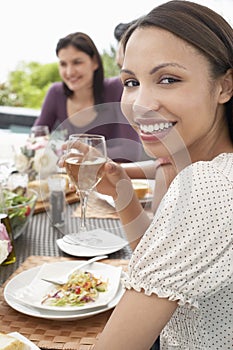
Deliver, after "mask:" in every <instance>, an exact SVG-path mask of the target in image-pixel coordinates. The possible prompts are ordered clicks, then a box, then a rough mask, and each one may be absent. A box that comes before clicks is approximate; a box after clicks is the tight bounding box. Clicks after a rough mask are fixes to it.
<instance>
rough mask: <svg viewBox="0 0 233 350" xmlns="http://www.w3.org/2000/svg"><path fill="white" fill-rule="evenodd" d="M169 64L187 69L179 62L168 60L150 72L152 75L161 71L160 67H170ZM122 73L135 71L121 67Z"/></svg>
mask: <svg viewBox="0 0 233 350" xmlns="http://www.w3.org/2000/svg"><path fill="white" fill-rule="evenodd" d="M169 66H171V67H178V68H181V69H185V70H187V69H186V68H185V67H184V66H182V65H181V64H179V63H174V62H167V63H162V64H159V65H158V66H156V67H154V68H152V69H151V70H150V72H149V73H150V75H152V74H154V73H156V72H157V71H159V70H160V69H162V68H165V67H169ZM120 73H128V74H133V72H132V71H130V70H129V69H121V71H120Z"/></svg>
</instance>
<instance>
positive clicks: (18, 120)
mask: <svg viewBox="0 0 233 350" xmlns="http://www.w3.org/2000/svg"><path fill="white" fill-rule="evenodd" d="M39 114H40V111H39V110H36V109H30V108H22V107H8V106H0V129H10V130H11V131H14V132H27V131H28V130H29V129H30V128H31V126H32V125H33V124H34V122H35V119H36V118H37V117H38V116H39Z"/></svg>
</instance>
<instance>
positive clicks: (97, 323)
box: [0, 256, 128, 350]
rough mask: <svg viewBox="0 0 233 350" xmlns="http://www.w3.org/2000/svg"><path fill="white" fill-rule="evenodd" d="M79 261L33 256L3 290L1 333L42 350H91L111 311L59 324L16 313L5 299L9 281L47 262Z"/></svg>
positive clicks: (0, 292)
mask: <svg viewBox="0 0 233 350" xmlns="http://www.w3.org/2000/svg"><path fill="white" fill-rule="evenodd" d="M67 260H77V259H72V258H65V257H44V256H30V257H28V258H27V260H25V261H24V263H23V264H22V265H21V266H20V267H19V268H18V269H17V270H16V271H15V272H14V274H12V276H11V277H10V278H9V279H8V280H7V281H6V282H5V283H4V285H3V287H1V288H0V325H1V326H0V331H1V332H3V333H10V332H19V333H21V334H22V335H24V336H25V337H27V338H28V339H29V340H31V341H32V342H33V343H35V344H36V345H37V346H38V347H39V348H40V349H57V350H59V349H64V350H91V349H92V347H93V345H94V344H95V342H96V340H97V339H98V336H99V334H100V333H101V332H102V330H103V328H104V326H105V324H106V322H107V320H108V319H109V317H110V315H111V313H112V310H109V311H106V312H103V313H101V314H98V315H96V316H93V317H90V318H87V319H80V320H75V321H56V320H47V319H42V318H37V317H31V316H27V315H24V314H22V313H19V312H17V311H15V310H13V309H12V308H11V307H10V306H9V305H8V304H7V303H6V302H5V300H4V297H3V289H4V286H5V285H6V284H7V282H8V281H9V280H10V279H11V278H12V277H14V276H15V275H17V274H18V273H20V272H23V271H25V270H28V269H30V268H32V267H35V266H38V265H42V264H44V263H50V262H56V261H67ZM104 262H105V263H107V264H111V265H113V266H122V267H123V269H124V270H125V269H126V268H127V265H128V260H119V259H112V260H111V259H108V260H104Z"/></svg>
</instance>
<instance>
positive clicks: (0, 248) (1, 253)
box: [0, 240, 8, 264]
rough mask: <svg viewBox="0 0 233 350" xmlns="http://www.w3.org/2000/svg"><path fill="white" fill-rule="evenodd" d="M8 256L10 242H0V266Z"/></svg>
mask: <svg viewBox="0 0 233 350" xmlns="http://www.w3.org/2000/svg"><path fill="white" fill-rule="evenodd" d="M7 256H8V241H7V240H0V264H1V263H2V262H3V261H4V260H6V258H7Z"/></svg>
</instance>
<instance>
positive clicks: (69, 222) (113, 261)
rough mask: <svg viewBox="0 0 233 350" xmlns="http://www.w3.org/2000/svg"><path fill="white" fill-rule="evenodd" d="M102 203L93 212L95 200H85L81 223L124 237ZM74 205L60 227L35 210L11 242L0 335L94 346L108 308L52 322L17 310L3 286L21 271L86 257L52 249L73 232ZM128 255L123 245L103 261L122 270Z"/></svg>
mask: <svg viewBox="0 0 233 350" xmlns="http://www.w3.org/2000/svg"><path fill="white" fill-rule="evenodd" d="M98 201H99V202H98V203H102V202H103V201H100V200H99V199H98ZM105 204H106V203H105ZM105 204H104V207H103V208H102V209H101V208H99V209H98V210H97V206H96V202H95V203H93V202H91V201H90V205H89V208H88V209H89V210H88V212H87V219H86V220H87V225H88V227H89V228H90V229H98V228H100V229H103V230H105V231H107V232H110V233H112V234H115V235H117V236H119V237H121V238H124V239H125V233H124V230H123V227H122V225H121V223H120V220H119V218H118V217H117V214H116V213H114V209H113V208H112V210H111V211H110V212H109V214H106V212H105ZM79 205H80V203H79V202H78V201H72V203H67V204H66V213H65V214H66V219H65V225H64V226H63V227H62V228H56V227H54V226H53V225H52V223H51V218H50V215H49V211H48V210H46V207H45V210H39V211H35V213H34V214H33V216H32V218H31V221H30V222H29V224H28V226H27V227H26V229H25V231H24V232H23V233H22V234H21V235H20V236H19V237H18V238H17V239H16V240H15V241H14V247H15V252H16V262H15V263H12V264H9V265H1V266H0V283H1V287H0V332H3V333H11V332H18V333H20V334H21V335H23V336H25V337H26V338H27V339H29V340H30V341H31V342H33V344H35V345H36V346H38V347H39V348H40V349H57V350H59V349H64V350H71V349H72V350H89V349H92V347H93V346H94V344H95V342H96V341H97V339H98V336H99V334H100V333H101V331H102V330H103V328H104V326H105V324H106V322H107V320H108V318H109V317H110V315H111V313H112V311H113V308H112V309H109V310H107V311H105V312H101V313H99V314H97V315H94V316H90V317H87V318H82V319H77V320H73V321H72V320H51V319H45V318H40V317H34V316H30V315H27V314H24V313H21V312H18V311H17V310H15V309H14V308H12V307H11V306H9V305H8V303H7V302H6V300H5V298H4V288H5V287H6V286H7V284H8V283H9V281H11V280H12V279H13V278H14V277H15V276H17V275H19V274H20V273H22V272H24V271H27V270H29V269H32V268H33V267H37V266H39V265H42V264H44V263H50V262H52V263H53V262H59V261H70V260H86V259H88V258H86V257H84V256H73V255H70V254H67V253H65V252H64V251H63V250H61V249H60V248H59V246H58V245H57V240H58V239H60V238H62V237H63V236H64V235H65V234H67V233H74V232H78V228H79V224H80V217H79ZM100 206H101V205H100ZM131 254H132V251H131V248H130V246H129V245H126V246H124V247H123V248H121V249H119V250H117V251H115V252H112V253H110V254H108V257H107V259H105V260H104V261H103V262H104V263H106V264H110V265H112V266H117V267H118V266H120V267H122V268H123V270H126V269H127V265H128V261H129V259H130V257H131Z"/></svg>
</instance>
